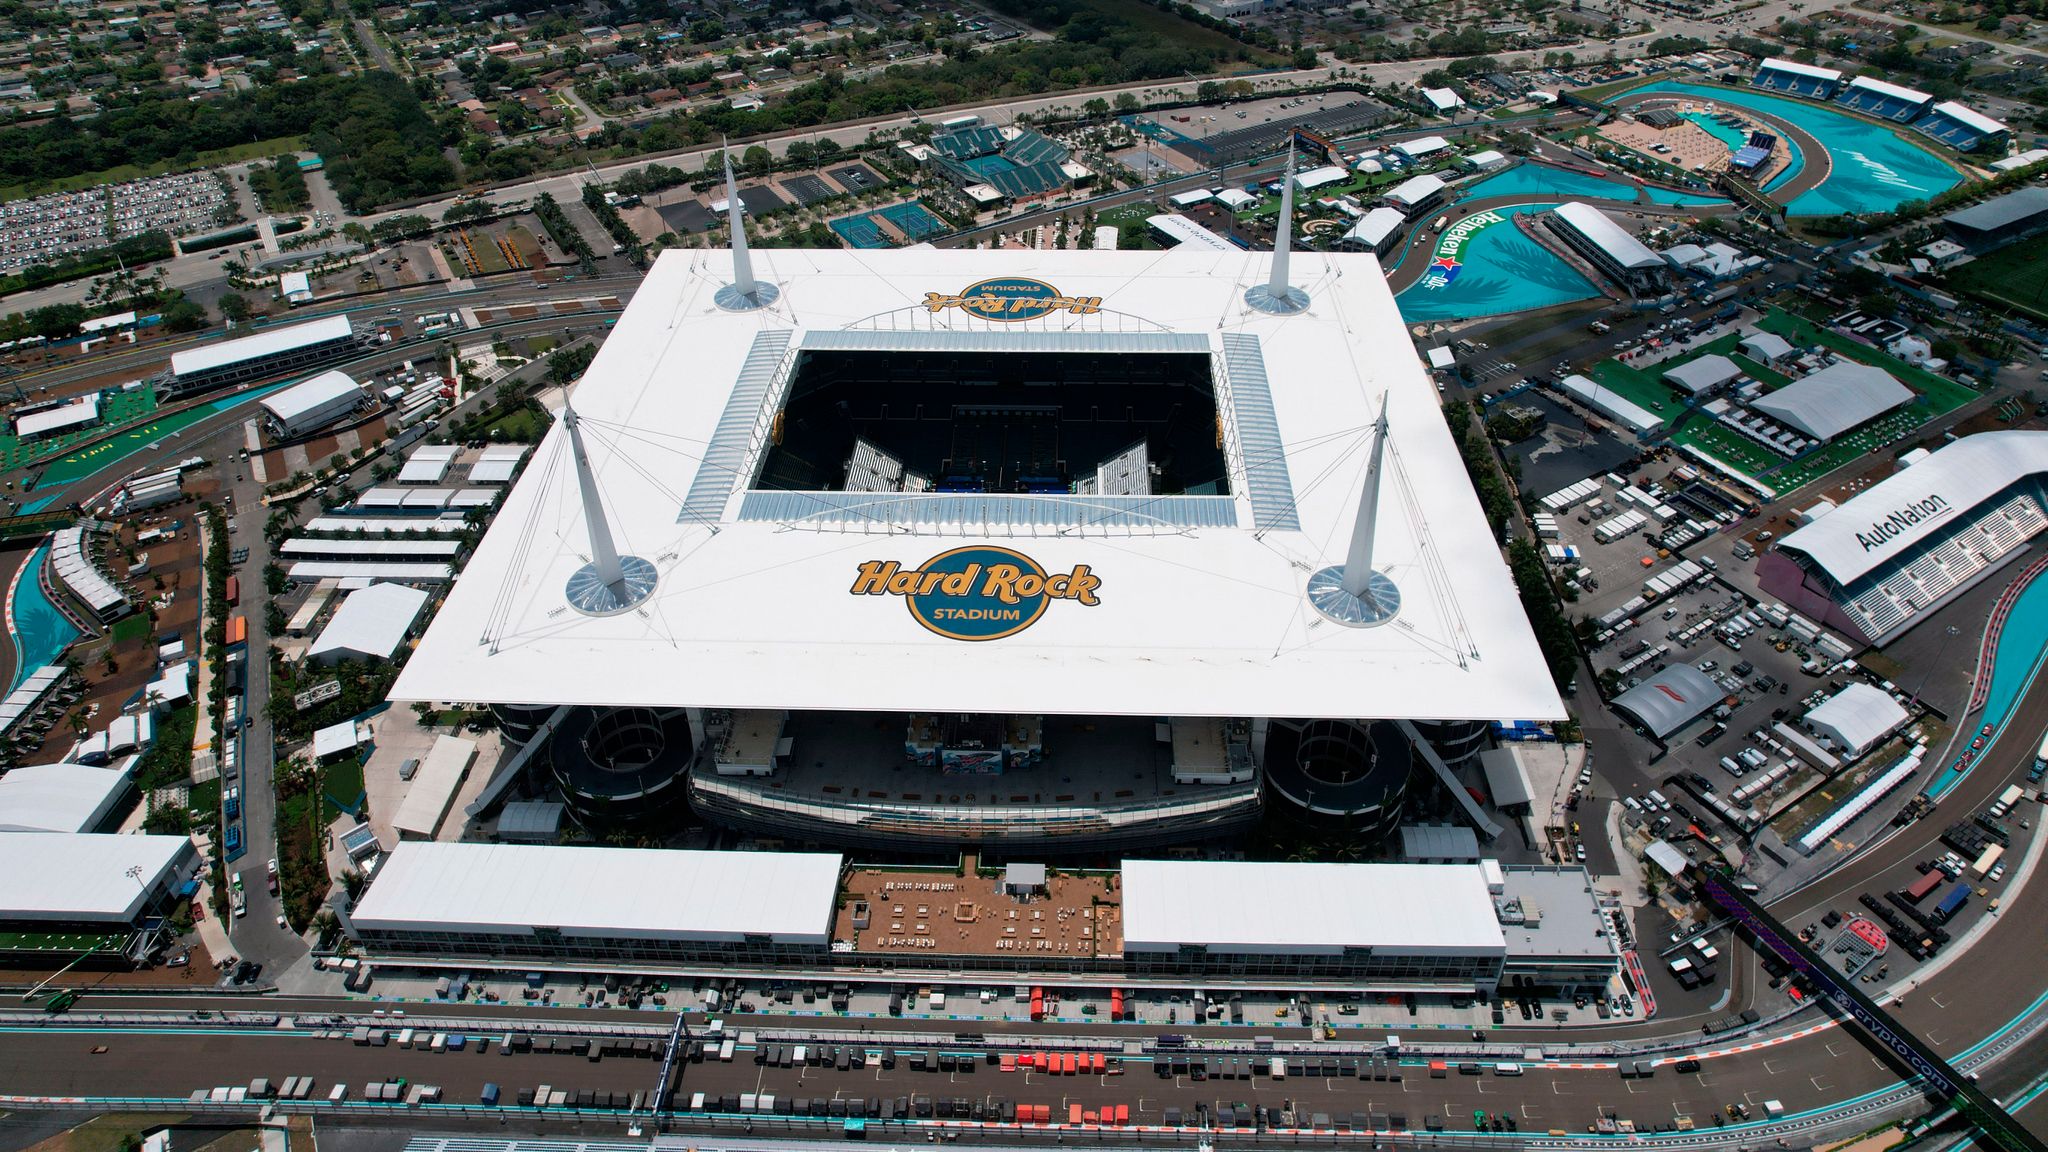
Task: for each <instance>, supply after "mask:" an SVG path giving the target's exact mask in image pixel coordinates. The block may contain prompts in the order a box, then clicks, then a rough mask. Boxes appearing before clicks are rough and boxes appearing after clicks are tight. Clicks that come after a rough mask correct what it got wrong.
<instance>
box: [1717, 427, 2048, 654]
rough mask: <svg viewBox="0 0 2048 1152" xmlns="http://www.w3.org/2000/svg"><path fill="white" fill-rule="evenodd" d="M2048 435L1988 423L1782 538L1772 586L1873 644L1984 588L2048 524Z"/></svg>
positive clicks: (1767, 566) (1765, 561)
mask: <svg viewBox="0 0 2048 1152" xmlns="http://www.w3.org/2000/svg"><path fill="white" fill-rule="evenodd" d="M2043 473H2048V432H1980V433H1978V434H1977V435H1975V436H1967V437H1964V438H1963V439H1961V440H1957V441H1955V442H1953V443H1950V444H1948V445H1945V446H1944V447H1943V448H1942V449H1941V450H1940V451H1938V452H1933V453H1926V454H1922V455H1919V456H1918V457H1916V458H1914V459H1913V462H1911V463H1909V464H1907V466H1906V467H1904V468H1901V469H1900V470H1899V471H1898V472H1895V473H1893V474H1892V475H1890V476H1888V477H1886V478H1885V479H1883V480H1880V481H1879V482H1877V483H1876V484H1873V485H1871V486H1870V487H1868V488H1865V489H1864V490H1863V491H1861V492H1859V493H1857V494H1856V495H1855V496H1854V497H1852V498H1851V499H1849V500H1846V501H1844V502H1843V503H1842V504H1841V506H1839V507H1836V508H1833V509H1826V506H1825V505H1823V506H1822V508H1823V509H1825V514H1824V515H1821V516H1820V517H1819V518H1818V519H1815V520H1813V521H1812V522H1811V523H1809V524H1807V525H1805V526H1804V527H1802V528H1800V529H1799V530H1797V531H1795V532H1793V533H1791V534H1789V535H1787V536H1785V537H1784V538H1783V539H1781V540H1779V541H1778V544H1777V547H1776V548H1775V549H1773V550H1772V551H1770V552H1767V553H1765V554H1764V555H1763V556H1762V557H1760V558H1759V559H1758V560H1757V579H1758V581H1759V582H1760V583H1761V584H1762V585H1763V589H1764V591H1766V592H1768V593H1770V594H1771V595H1773V596H1776V597H1778V598H1779V599H1780V600H1783V601H1784V602H1785V603H1786V604H1787V605H1789V606H1791V607H1792V608H1795V609H1797V610H1798V611H1800V612H1803V613H1806V614H1807V615H1809V616H1812V617H1813V618H1814V619H1816V620H1820V621H1823V622H1824V623H1825V624H1826V626H1828V627H1830V628H1838V629H1841V630H1842V631H1844V632H1846V633H1849V634H1850V635H1853V636H1855V637H1857V638H1858V639H1861V640H1863V641H1864V642H1866V643H1869V644H1877V645H1882V644H1887V643H1890V642H1891V641H1892V640H1894V639H1896V638H1897V637H1899V636H1901V635H1903V634H1904V633H1905V632H1906V631H1907V630H1908V629H1910V628H1912V627H1913V626H1914V625H1915V624H1918V623H1919V622H1920V621H1922V620H1924V619H1926V618H1927V616H1928V615H1929V614H1930V613H1932V612H1933V611H1934V610H1935V609H1937V608H1940V607H1941V606H1942V605H1944V604H1946V603H1948V602H1949V601H1951V600H1953V599H1955V598H1956V597H1958V596H1960V595H1962V594H1963V593H1964V592H1967V591H1968V590H1970V589H1971V588H1973V587H1975V586H1976V585H1977V584H1978V583H1979V582H1981V581H1983V580H1984V579H1985V578H1987V577H1989V576H1990V575H1991V574H1992V573H1994V572H1996V571H1998V570H1999V569H2000V568H2002V567H2004V566H2005V565H2006V564H2008V563H2010V562H2011V561H2012V560H2013V559H2014V558H2016V557H2017V556H2019V554H2020V553H2021V552H2022V551H2024V550H2025V546H2026V543H2027V541H2029V540H2031V539H2033V538H2034V536H2035V534H2036V533H2038V532H2040V531H2041V529H2042V528H2043V527H2048V511H2044V509H2043V505H2042V488H2041V480H2042V475H2043Z"/></svg>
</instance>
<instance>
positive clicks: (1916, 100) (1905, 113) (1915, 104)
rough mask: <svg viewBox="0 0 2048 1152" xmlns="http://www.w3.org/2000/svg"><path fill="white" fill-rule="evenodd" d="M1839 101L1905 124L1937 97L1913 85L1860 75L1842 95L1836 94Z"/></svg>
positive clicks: (1869, 114)
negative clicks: (1904, 86) (1916, 89)
mask: <svg viewBox="0 0 2048 1152" xmlns="http://www.w3.org/2000/svg"><path fill="white" fill-rule="evenodd" d="M1835 103H1837V104H1840V105H1841V106H1842V107H1844V108H1849V109H1852V110H1854V111H1857V112H1861V113H1863V114H1865V115H1867V116H1876V117H1878V118H1879V119H1881V120H1891V121H1894V122H1896V123H1900V124H1905V123H1908V122H1910V121H1912V120H1913V119H1914V118H1916V117H1918V116H1919V115H1920V114H1921V113H1922V112H1925V111H1926V110H1927V106H1928V105H1930V104H1932V103H1934V97H1932V96H1929V95H1928V94H1927V93H1925V92H1918V91H1915V90H1913V89H1911V88H1901V87H1899V86H1898V85H1896V84H1887V83H1885V82H1884V81H1882V80H1872V79H1870V78H1869V77H1867V76H1858V77H1857V78H1855V79H1854V80H1851V81H1849V86H1848V87H1846V88H1844V89H1842V94H1841V95H1840V96H1837V97H1835Z"/></svg>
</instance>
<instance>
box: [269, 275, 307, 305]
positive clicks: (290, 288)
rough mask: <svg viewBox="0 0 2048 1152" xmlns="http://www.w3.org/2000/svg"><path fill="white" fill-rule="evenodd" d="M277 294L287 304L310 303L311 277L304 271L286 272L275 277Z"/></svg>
mask: <svg viewBox="0 0 2048 1152" xmlns="http://www.w3.org/2000/svg"><path fill="white" fill-rule="evenodd" d="M277 294H278V295H280V296H282V297H284V302H285V303H287V304H307V303H311V302H312V299H313V277H312V276H311V275H310V274H308V273H305V272H286V273H284V274H283V275H281V276H279V277H278V278H277Z"/></svg>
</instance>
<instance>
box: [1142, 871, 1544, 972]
mask: <svg viewBox="0 0 2048 1152" xmlns="http://www.w3.org/2000/svg"><path fill="white" fill-rule="evenodd" d="M1123 901H1124V951H1126V952H1172V951H1177V950H1178V949H1179V948H1180V946H1181V945H1183V944H1197V945H1204V946H1206V947H1207V948H1208V949H1209V950H1210V951H1211V952H1221V953H1230V952H1242V953H1265V954H1274V953H1333V952H1341V951H1343V950H1344V949H1346V948H1370V949H1372V950H1374V951H1375V952H1380V953H1389V954H1396V955H1446V954H1448V955H1482V956H1485V955H1496V956H1497V955H1503V954H1505V952H1506V950H1507V941H1506V938H1505V937H1503V936H1502V935H1501V930H1500V920H1499V917H1498V916H1496V915H1495V913H1494V910H1493V897H1492V895H1491V894H1490V893H1489V892H1488V891H1487V888H1486V879H1485V877H1484V876H1483V875H1481V873H1480V870H1479V866H1478V865H1476V864H1293V863H1277V864H1251V863H1236V862H1218V861H1207V860H1199V861H1198V860H1126V861H1124V865H1123Z"/></svg>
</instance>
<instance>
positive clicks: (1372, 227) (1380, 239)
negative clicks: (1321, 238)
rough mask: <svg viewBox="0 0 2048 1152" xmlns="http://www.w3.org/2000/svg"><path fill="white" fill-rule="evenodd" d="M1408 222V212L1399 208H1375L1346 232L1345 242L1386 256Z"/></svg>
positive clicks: (1398, 239)
mask: <svg viewBox="0 0 2048 1152" xmlns="http://www.w3.org/2000/svg"><path fill="white" fill-rule="evenodd" d="M1407 222H1408V216H1407V214H1406V213H1404V212H1402V211H1401V210H1400V209H1399V208H1375V209H1373V210H1372V211H1370V212H1367V213H1366V214H1365V215H1364V216H1361V217H1359V220H1358V223H1356V224H1353V225H1352V226H1351V231H1349V232H1346V233H1345V234H1344V243H1345V244H1348V245H1351V246H1354V247H1357V248H1361V249H1364V250H1365V251H1368V252H1371V253H1373V254H1374V255H1376V256H1384V255H1386V254H1387V250H1388V249H1390V248H1392V247H1393V246H1394V245H1395V244H1396V243H1398V242H1399V241H1400V239H1401V227H1402V225H1404V224H1406V223H1407Z"/></svg>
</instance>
